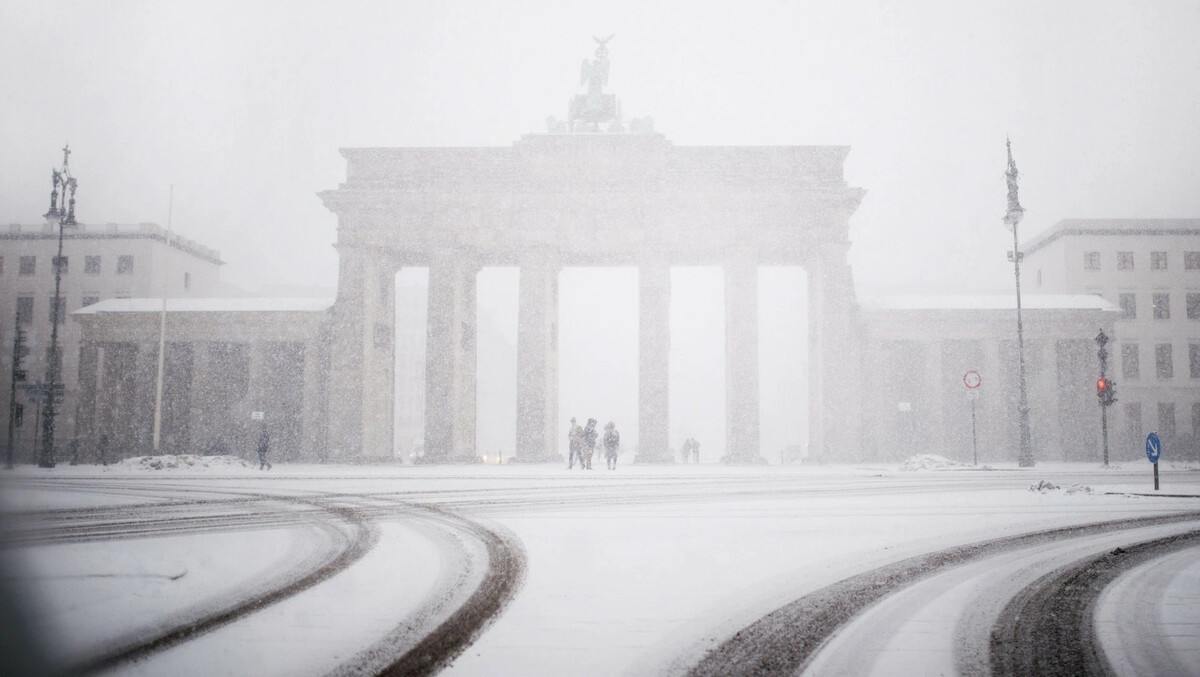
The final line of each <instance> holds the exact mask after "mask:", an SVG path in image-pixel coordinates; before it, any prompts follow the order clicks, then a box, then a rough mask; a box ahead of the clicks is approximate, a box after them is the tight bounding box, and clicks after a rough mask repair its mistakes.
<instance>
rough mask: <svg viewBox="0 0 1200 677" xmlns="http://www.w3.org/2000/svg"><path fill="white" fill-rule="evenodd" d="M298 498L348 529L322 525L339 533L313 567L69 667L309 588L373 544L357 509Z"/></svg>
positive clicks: (162, 644)
mask: <svg viewBox="0 0 1200 677" xmlns="http://www.w3.org/2000/svg"><path fill="white" fill-rule="evenodd" d="M278 500H286V499H278ZM298 502H301V503H306V504H309V505H314V506H316V507H318V508H320V509H321V510H323V511H324V512H326V513H328V514H331V515H334V516H335V517H337V518H338V519H339V520H340V521H341V522H342V523H343V524H345V525H347V526H349V527H350V533H349V535H347V534H345V532H343V531H342V530H341V529H339V528H337V527H333V526H330V525H328V524H327V525H326V528H331V529H333V530H334V531H335V532H336V533H337V534H339V535H341V536H342V539H341V541H342V542H341V543H340V547H339V548H338V549H337V550H335V551H334V552H332V553H329V555H328V556H324V557H318V558H317V562H316V563H315V566H309V567H305V566H303V565H302V566H300V567H298V568H296V569H293V570H291V571H289V572H286V573H285V574H283V575H281V576H280V577H277V578H276V579H275V580H274V581H271V582H268V583H265V584H263V585H262V586H260V587H259V588H258V589H255V590H252V591H250V593H249V594H242V595H238V596H237V598H236V599H232V600H216V601H213V602H210V603H208V604H205V605H203V606H201V607H198V608H194V609H193V610H191V611H190V612H184V613H182V614H180V615H178V616H176V617H175V618H173V619H170V620H169V621H168V622H167V623H166V624H165V625H166V627H164V628H163V629H161V630H159V631H156V632H152V633H150V634H142V635H139V636H137V637H130V638H126V639H118V640H115V641H114V642H113V643H112V644H113V646H112V647H111V648H110V649H109V650H108V651H106V652H105V653H103V654H100V655H97V656H93V657H91V658H89V659H88V660H86V661H84V662H82V663H80V664H78V665H76V666H73V668H72V670H73V671H75V672H79V673H93V672H99V671H101V670H106V669H110V668H113V667H116V666H118V665H121V664H122V663H126V662H129V661H133V660H137V659H139V658H143V657H145V656H148V655H150V654H153V653H156V652H159V651H162V650H164V649H168V648H170V647H172V646H175V645H178V644H180V643H183V642H186V641H188V640H191V639H193V638H195V637H198V636H200V635H202V634H204V633H207V632H210V631H212V630H215V629H217V628H219V627H221V626H223V625H226V624H228V623H232V622H234V621H236V620H238V619H240V618H243V617H245V616H248V615H250V614H252V613H254V612H256V611H259V610H261V609H263V608H265V607H268V606H270V605H273V604H276V603H278V602H281V601H283V600H284V599H287V598H288V597H291V596H293V595H296V594H298V593H300V592H303V591H304V590H307V589H309V588H311V587H313V586H314V585H316V584H318V583H320V582H321V581H324V580H326V579H328V578H329V577H331V576H333V575H334V574H336V573H338V572H340V571H342V570H344V569H346V568H348V567H349V566H350V565H352V564H353V563H354V562H356V561H358V560H359V559H361V558H362V557H363V555H365V554H366V553H367V552H368V551H370V550H371V548H373V547H374V546H375V543H376V541H377V540H378V533H377V531H376V529H375V527H374V525H373V524H372V523H371V522H370V521H369V520H366V519H364V518H363V517H362V516H361V515H360V514H358V512H357V511H355V510H353V509H350V508H346V507H342V506H323V505H319V504H317V503H315V502H312V501H298Z"/></svg>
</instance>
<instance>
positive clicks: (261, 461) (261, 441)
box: [258, 426, 271, 470]
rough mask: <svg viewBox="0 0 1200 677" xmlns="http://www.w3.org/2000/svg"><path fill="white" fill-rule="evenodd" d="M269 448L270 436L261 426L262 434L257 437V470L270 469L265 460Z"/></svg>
mask: <svg viewBox="0 0 1200 677" xmlns="http://www.w3.org/2000/svg"><path fill="white" fill-rule="evenodd" d="M270 447H271V436H270V435H269V434H268V433H267V427H266V426H263V429H262V434H261V435H259V436H258V469H259V470H262V469H263V468H266V469H267V470H270V469H271V462H270V461H268V460H267V452H268V451H269V450H270Z"/></svg>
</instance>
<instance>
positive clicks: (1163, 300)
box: [1154, 294, 1171, 320]
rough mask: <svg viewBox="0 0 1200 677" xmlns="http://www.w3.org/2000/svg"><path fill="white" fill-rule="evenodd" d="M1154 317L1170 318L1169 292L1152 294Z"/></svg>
mask: <svg viewBox="0 0 1200 677" xmlns="http://www.w3.org/2000/svg"><path fill="white" fill-rule="evenodd" d="M1154 319H1156V320H1169V319H1171V295H1170V294H1155V295H1154Z"/></svg>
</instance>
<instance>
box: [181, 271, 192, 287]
mask: <svg viewBox="0 0 1200 677" xmlns="http://www.w3.org/2000/svg"><path fill="white" fill-rule="evenodd" d="M183 288H184V289H191V288H192V274H191V273H184V274H183Z"/></svg>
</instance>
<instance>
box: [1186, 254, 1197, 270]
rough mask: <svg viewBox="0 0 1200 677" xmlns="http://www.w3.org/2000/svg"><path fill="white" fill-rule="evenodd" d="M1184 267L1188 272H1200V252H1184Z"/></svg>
mask: <svg viewBox="0 0 1200 677" xmlns="http://www.w3.org/2000/svg"><path fill="white" fill-rule="evenodd" d="M1183 267H1184V269H1186V270H1200V252H1184V253H1183Z"/></svg>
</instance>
